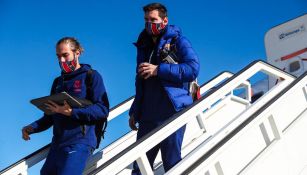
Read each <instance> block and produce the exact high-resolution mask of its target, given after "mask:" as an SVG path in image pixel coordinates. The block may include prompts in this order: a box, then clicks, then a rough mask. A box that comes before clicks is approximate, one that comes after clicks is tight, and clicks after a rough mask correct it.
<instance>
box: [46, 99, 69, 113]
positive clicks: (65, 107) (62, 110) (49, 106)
mask: <svg viewBox="0 0 307 175" xmlns="http://www.w3.org/2000/svg"><path fill="white" fill-rule="evenodd" d="M45 105H46V106H47V109H49V110H50V111H51V112H55V113H59V114H63V115H65V116H71V112H72V108H71V107H70V106H69V104H68V103H67V102H66V101H64V105H62V106H60V105H58V104H56V103H54V102H53V101H50V100H49V101H48V103H46V104H45Z"/></svg>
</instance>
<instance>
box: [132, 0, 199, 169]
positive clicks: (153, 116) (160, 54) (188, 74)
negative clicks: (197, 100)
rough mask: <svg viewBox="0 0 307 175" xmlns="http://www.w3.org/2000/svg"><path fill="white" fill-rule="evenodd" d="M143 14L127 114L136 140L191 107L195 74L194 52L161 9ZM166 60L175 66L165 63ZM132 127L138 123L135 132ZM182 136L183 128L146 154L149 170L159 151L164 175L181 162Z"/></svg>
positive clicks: (150, 8) (156, 5) (159, 6)
mask: <svg viewBox="0 0 307 175" xmlns="http://www.w3.org/2000/svg"><path fill="white" fill-rule="evenodd" d="M143 10H144V13H145V15H144V19H145V29H144V30H143V31H142V32H141V33H140V35H139V37H138V40H137V42H136V43H135V45H136V47H137V68H136V82H135V86H136V95H135V99H134V102H133V104H132V106H131V109H130V112H129V115H130V118H129V126H130V127H131V129H133V130H138V133H137V139H140V138H141V137H142V136H144V135H146V134H147V133H149V132H150V131H152V130H153V129H154V128H156V127H158V126H160V125H161V124H162V123H163V122H164V121H166V120H167V119H169V118H170V117H171V116H172V115H173V114H175V113H176V112H178V111H180V110H182V109H184V108H185V107H187V106H189V105H190V104H192V102H193V100H192V97H191V96H190V94H189V82H191V81H193V80H195V79H196V77H197V76H198V72H199V62H198V57H197V55H196V53H195V51H194V50H193V48H192V46H191V44H190V42H189V41H188V40H187V38H185V37H183V36H182V33H181V30H180V29H179V28H178V27H177V26H175V25H169V24H168V17H167V9H166V8H165V6H164V5H162V4H159V3H152V4H148V5H146V6H145V7H143ZM168 54H170V55H168ZM167 56H170V57H172V59H173V61H175V62H172V61H170V60H169V59H165V57H167ZM136 123H139V128H137V127H136ZM184 132H185V126H184V127H182V128H180V129H179V130H177V131H176V132H175V133H173V134H172V135H170V136H169V137H168V138H166V139H165V140H163V141H162V142H161V143H160V144H158V145H157V146H156V147H154V148H153V149H151V150H150V151H148V152H147V157H148V160H149V162H150V165H151V166H152V168H153V163H154V160H155V158H156V156H157V153H158V151H159V149H161V153H162V161H163V166H164V169H165V171H168V170H169V169H171V168H172V167H173V166H174V165H175V164H176V163H177V162H179V161H180V160H181V145H182V140H183V135H184ZM134 167H135V168H134V170H133V174H140V171H139V169H138V168H137V166H136V164H135V165H134Z"/></svg>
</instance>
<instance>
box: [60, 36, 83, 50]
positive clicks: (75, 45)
mask: <svg viewBox="0 0 307 175" xmlns="http://www.w3.org/2000/svg"><path fill="white" fill-rule="evenodd" d="M62 43H65V44H69V46H70V49H71V50H72V51H73V52H76V51H79V52H80V54H82V53H83V52H84V49H83V47H82V46H81V44H80V43H79V41H78V40H77V39H76V38H74V37H64V38H62V39H60V40H59V41H58V42H57V43H56V47H58V46H59V45H60V44H62Z"/></svg>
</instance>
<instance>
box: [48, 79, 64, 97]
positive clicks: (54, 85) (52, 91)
mask: <svg viewBox="0 0 307 175" xmlns="http://www.w3.org/2000/svg"><path fill="white" fill-rule="evenodd" d="M60 78H61V77H57V78H56V79H54V80H53V83H52V87H51V92H50V94H51V95H53V94H55V93H56V87H57V86H58V84H59V81H60Z"/></svg>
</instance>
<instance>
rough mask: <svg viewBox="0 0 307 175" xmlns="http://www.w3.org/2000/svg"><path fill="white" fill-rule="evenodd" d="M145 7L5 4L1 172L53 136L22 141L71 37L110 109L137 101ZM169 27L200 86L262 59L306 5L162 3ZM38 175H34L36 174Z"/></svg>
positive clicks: (236, 0) (121, 123) (283, 1)
mask: <svg viewBox="0 0 307 175" xmlns="http://www.w3.org/2000/svg"><path fill="white" fill-rule="evenodd" d="M150 2H152V1H148V0H143V1H141V0H130V1H128V0H121V1H105V0H100V1H98V0H96V1H95V0H88V1H81V0H74V1H72V0H66V1H63V0H62V1H60V0H53V1H45V2H43V1H31V0H29V1H22V0H19V1H18V0H0V60H1V69H0V79H1V85H0V91H1V92H2V94H1V102H0V103H1V105H0V109H1V113H2V114H1V120H2V126H1V127H0V143H1V144H0V169H3V168H5V167H6V166H8V165H9V164H12V163H14V162H16V161H17V160H19V159H21V158H22V157H24V156H26V155H28V154H30V153H32V152H34V151H35V150H37V149H39V148H41V147H42V146H44V145H46V144H48V143H49V142H50V140H51V136H52V132H51V129H49V130H48V131H45V132H43V133H40V134H36V135H33V136H32V138H31V140H30V141H29V142H25V141H23V140H22V139H21V128H22V127H23V126H24V125H27V124H29V123H31V122H33V121H35V120H37V119H38V118H40V116H41V115H42V113H41V112H40V111H39V110H38V109H36V108H35V107H34V106H32V105H31V104H30V103H29V101H30V100H31V99H33V98H37V97H40V96H45V95H47V94H48V93H49V91H50V86H51V83H52V81H53V79H54V78H55V77H56V76H58V75H59V73H60V69H59V66H58V63H57V58H56V55H55V43H56V42H57V40H59V39H60V38H62V37H64V36H74V37H76V38H78V39H79V41H80V42H81V44H82V45H83V47H84V48H85V53H84V55H83V56H82V57H81V58H80V61H81V63H88V64H91V65H92V66H93V68H94V69H96V70H98V71H99V72H100V73H101V74H102V76H103V78H104V83H105V86H106V89H107V91H108V95H109V100H110V104H111V106H115V105H116V104H118V103H120V102H121V101H123V100H125V99H127V98H128V97H130V96H132V95H133V94H134V72H135V56H136V51H135V48H134V46H133V45H132V43H133V42H134V41H136V38H137V36H138V34H139V32H140V31H141V30H142V29H143V27H144V22H143V11H142V7H143V6H144V5H146V4H147V3H150ZM159 2H161V3H163V4H165V5H166V6H167V7H168V11H169V23H170V24H176V25H178V26H180V27H181V29H182V31H183V34H184V35H185V36H186V37H187V38H189V40H190V41H191V42H192V45H193V47H194V49H195V50H196V52H197V53H198V55H199V58H200V63H201V71H200V75H199V82H200V83H203V82H205V81H207V80H209V79H211V78H212V77H213V76H215V75H216V74H218V73H220V72H221V71H225V70H228V71H231V72H237V71H238V70H240V69H241V68H243V67H244V66H246V65H247V64H248V63H250V62H251V61H253V60H255V59H265V58H266V55H265V48H264V35H265V33H266V31H268V30H269V29H270V28H272V27H274V26H276V25H278V24H281V23H283V22H285V21H287V20H290V19H293V18H295V17H298V16H300V15H303V14H305V13H306V9H307V2H306V0H249V1H246V0H233V1H209V0H189V1H183V0H178V1H171V0H164V1H159ZM128 131H129V129H128V124H127V115H126V114H125V115H122V116H121V118H120V119H117V120H116V121H114V122H112V123H111V124H110V125H109V126H108V131H107V138H106V140H105V141H104V144H107V143H109V142H110V141H111V140H114V139H115V138H117V137H119V136H120V135H122V134H123V133H126V132H128ZM34 174H36V173H34Z"/></svg>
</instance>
